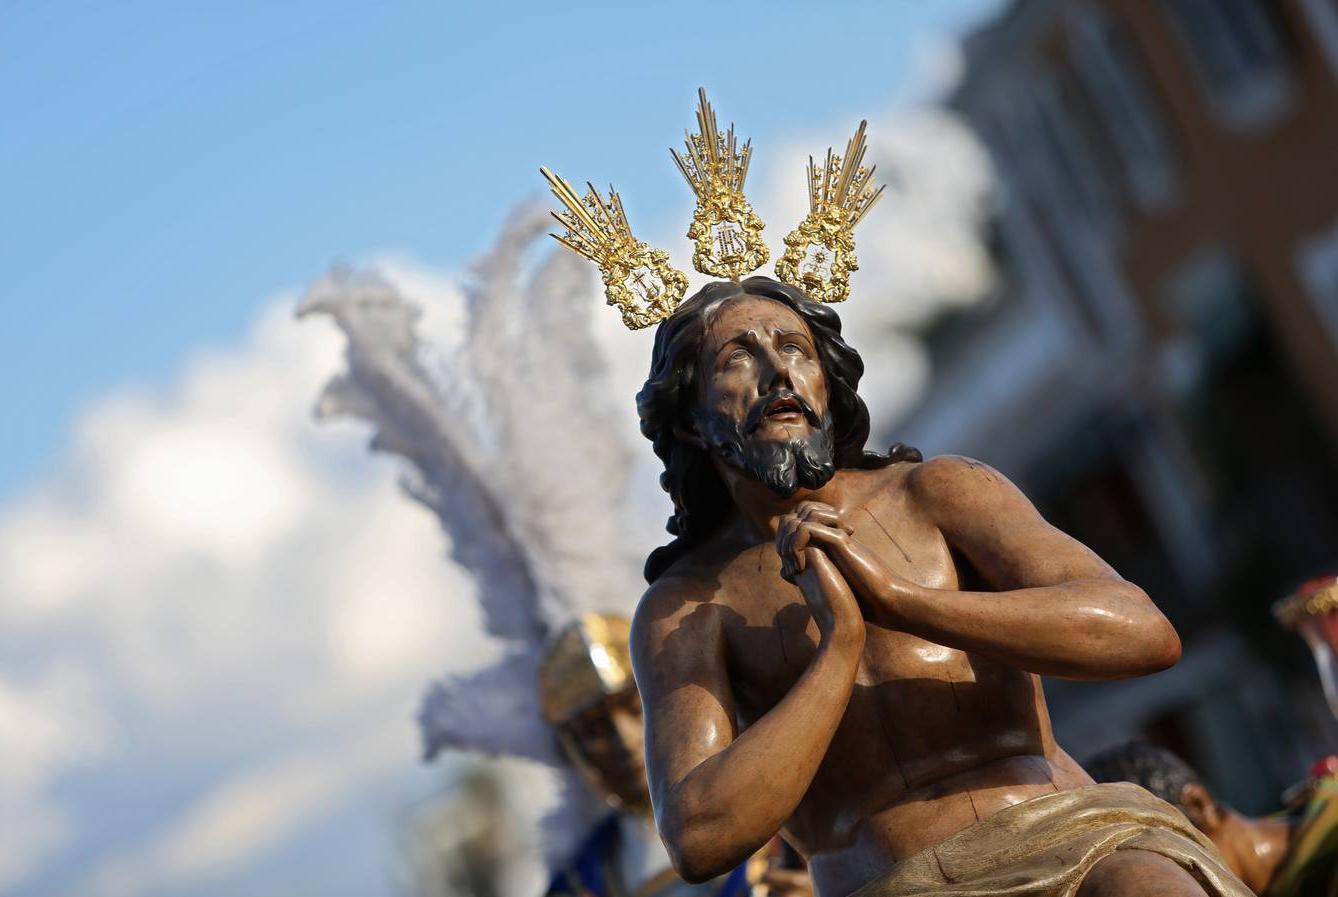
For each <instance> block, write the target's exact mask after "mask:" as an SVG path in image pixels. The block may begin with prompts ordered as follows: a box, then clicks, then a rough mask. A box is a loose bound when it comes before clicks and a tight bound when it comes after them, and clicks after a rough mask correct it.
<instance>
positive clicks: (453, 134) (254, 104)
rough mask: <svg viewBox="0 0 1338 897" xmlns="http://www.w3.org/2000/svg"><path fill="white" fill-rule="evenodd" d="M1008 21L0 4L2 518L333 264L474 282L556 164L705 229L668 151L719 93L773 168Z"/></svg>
mask: <svg viewBox="0 0 1338 897" xmlns="http://www.w3.org/2000/svg"><path fill="white" fill-rule="evenodd" d="M996 6H997V0H933V2H925V0H883V2H867V3H850V4H845V5H837V6H835V7H829V6H827V5H825V4H812V3H788V2H772V3H760V2H736V3H728V4H711V5H710V6H709V7H701V8H699V9H696V10H694V9H692V7H690V6H684V5H683V4H650V3H644V4H643V3H619V4H584V5H582V4H560V3H542V4H540V3H526V4H515V3H472V4H463V3H410V2H406V3H397V4H377V5H372V4H365V5H362V4H349V3H329V2H284V3H272V2H267V3H246V2H232V3H227V4H212V5H210V4H195V3H166V2H164V3H133V2H132V3H116V4H107V3H45V2H40V3H39V2H27V0H18V2H8V3H0V110H3V114H2V115H0V208H3V210H4V212H3V214H0V269H3V270H4V272H5V276H4V278H3V281H2V283H3V285H2V286H0V307H3V308H4V310H5V316H6V319H7V320H6V326H5V327H3V328H0V384H3V386H0V390H3V392H0V397H2V399H3V411H4V414H5V416H6V418H7V419H8V420H9V422H10V425H9V427H8V428H7V430H8V438H6V439H5V440H3V441H2V442H0V497H4V496H6V495H13V494H15V493H17V492H20V491H22V490H23V489H24V487H25V486H26V485H27V484H29V483H30V482H31V481H32V480H33V479H34V478H35V477H38V476H39V475H40V474H42V473H43V472H44V471H47V470H49V469H50V466H51V464H52V462H53V460H54V459H55V458H56V457H57V456H58V453H59V451H60V447H61V445H62V443H63V441H64V439H65V437H66V436H67V435H68V428H69V425H70V421H71V418H72V415H74V414H75V413H77V411H78V410H79V409H81V408H83V407H85V406H86V405H87V404H88V403H89V402H90V401H92V400H93V399H94V398H95V397H96V396H98V395H99V394H101V393H103V392H105V391H106V390H108V389H109V388H111V387H115V386H118V385H121V384H125V383H128V382H129V383H134V382H148V383H156V382H161V381H162V380H164V379H165V378H167V377H168V376H169V375H170V373H171V372H172V371H173V370H175V369H176V368H177V367H179V366H180V365H181V363H182V361H183V359H184V358H186V357H187V356H188V355H189V354H190V353H191V352H193V351H195V350H196V349H197V348H198V347H200V346H202V345H212V344H219V343H226V342H228V341H231V340H234V339H236V338H237V337H238V336H239V334H241V333H242V331H243V330H244V328H245V327H246V325H247V323H248V322H249V321H250V320H251V318H252V317H253V315H254V314H255V311H256V309H257V308H258V307H259V306H260V305H261V304H262V303H263V302H264V301H265V300H266V299H267V298H268V297H270V296H272V295H273V294H274V293H275V292H276V291H277V290H279V289H282V288H290V287H294V286H298V285H301V284H302V283H305V282H307V281H308V280H310V279H311V278H312V277H313V276H314V275H315V274H317V273H318V272H320V271H321V270H323V269H324V268H326V267H327V266H328V265H329V264H330V263H331V262H332V261H334V260H338V259H354V260H356V259H360V258H364V257H366V256H367V255H368V254H371V253H376V252H379V251H387V250H389V251H394V252H402V253H405V254H408V255H410V256H412V257H415V258H417V259H420V260H422V261H424V262H427V263H430V264H434V265H437V266H442V267H445V268H448V269H454V268H459V267H460V266H462V265H464V264H465V263H466V262H467V260H468V259H469V258H471V257H472V256H473V255H475V254H476V253H477V252H478V251H479V250H480V249H482V248H483V247H484V246H485V245H486V244H487V242H488V240H489V239H490V237H491V235H492V234H493V233H494V232H495V230H496V227H497V224H498V223H499V221H500V219H501V216H502V214H503V213H504V212H505V210H506V209H507V208H508V207H509V206H510V204H511V203H513V202H514V201H516V200H517V199H519V198H521V197H523V196H525V195H528V194H537V193H538V192H539V183H538V176H537V173H536V168H537V167H538V165H540V164H541V163H546V164H549V165H551V166H553V167H555V168H556V169H557V170H558V171H560V172H562V173H564V174H566V175H567V176H568V177H569V178H572V179H574V180H578V181H579V180H580V179H584V178H586V177H591V178H595V179H598V180H600V181H601V182H602V181H608V180H612V181H614V183H615V184H617V186H618V187H619V189H620V190H622V191H623V192H624V195H625V196H626V197H628V199H629V205H630V209H629V213H630V214H631V215H632V217H633V220H634V224H635V225H636V226H637V227H638V229H641V228H647V227H650V226H654V225H655V224H656V223H657V222H659V221H661V220H663V219H665V218H666V216H669V215H674V216H678V217H683V218H684V220H686V211H687V209H688V208H690V205H689V199H688V197H687V194H686V187H685V186H684V185H683V184H682V183H681V182H679V181H678V177H677V175H676V173H675V172H674V171H673V169H672V167H671V166H670V164H669V160H668V154H667V152H666V147H668V146H669V145H671V144H673V143H675V142H676V140H677V139H678V138H679V136H680V135H681V128H682V127H683V126H684V125H686V124H688V123H690V122H691V113H692V104H693V96H694V91H695V89H696V87H697V86H698V85H699V84H704V85H706V86H707V87H708V88H709V89H710V91H711V93H712V96H713V99H714V100H715V102H716V104H717V107H718V108H719V109H720V110H721V112H722V114H724V115H725V116H727V117H731V118H733V119H735V120H736V121H738V122H739V123H740V126H741V128H742V129H743V130H744V132H745V133H746V134H747V135H749V136H751V137H753V138H754V140H755V142H756V143H757V144H758V146H759V151H762V152H764V151H765V147H766V146H767V139H768V137H769V136H772V135H775V134H778V133H782V132H784V131H786V130H787V129H789V128H792V127H793V124H794V122H795V121H796V120H799V121H805V122H808V121H824V120H827V119H847V118H850V117H853V116H854V115H858V114H866V113H867V112H868V111H869V110H871V109H873V108H874V107H877V106H881V105H884V104H886V102H887V101H888V99H889V97H891V96H893V95H895V93H896V92H897V90H898V88H899V86H900V85H902V84H903V83H904V81H905V80H906V78H907V76H908V74H909V72H910V71H911V67H912V65H913V62H914V54H915V52H916V51H917V48H923V47H924V46H925V45H926V43H927V42H932V41H935V40H940V39H942V38H943V37H944V36H945V35H949V34H952V33H955V32H957V31H959V30H960V29H961V28H962V27H963V26H964V25H967V24H969V23H973V22H975V21H978V20H979V19H980V17H981V16H982V15H983V14H985V13H986V12H988V11H990V10H992V9H994V8H995V7H996ZM832 8H835V9H839V10H840V13H841V17H842V21H841V22H840V23H838V24H836V25H835V26H833V13H830V12H828V11H827V10H828V9H832ZM831 33H835V34H839V35H840V40H839V46H834V45H835V44H837V41H835V40H832V39H828V38H826V37H825V35H827V34H831Z"/></svg>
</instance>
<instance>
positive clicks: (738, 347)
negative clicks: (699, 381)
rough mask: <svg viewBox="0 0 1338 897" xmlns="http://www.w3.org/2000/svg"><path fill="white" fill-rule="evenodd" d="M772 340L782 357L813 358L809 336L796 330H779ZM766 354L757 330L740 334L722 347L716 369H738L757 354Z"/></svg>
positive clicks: (773, 334)
mask: <svg viewBox="0 0 1338 897" xmlns="http://www.w3.org/2000/svg"><path fill="white" fill-rule="evenodd" d="M765 342H770V343H771V344H772V345H773V346H774V347H775V350H776V354H777V355H779V356H781V357H782V358H804V359H807V358H812V357H813V347H812V345H811V344H810V343H809V340H808V336H807V335H806V334H803V333H797V332H794V331H782V330H778V331H775V332H773V333H772V337H771V339H770V340H766V341H765ZM762 354H765V346H764V340H763V339H760V338H759V337H758V335H757V332H756V331H749V332H747V333H742V334H739V335H738V336H735V337H734V338H733V339H731V340H730V341H729V342H727V343H726V344H725V345H724V347H722V348H721V350H720V352H719V353H718V355H717V359H716V370H718V371H725V370H730V369H738V368H741V367H743V366H744V365H746V364H747V363H748V362H750V361H752V360H753V359H754V358H755V357H756V356H758V355H762Z"/></svg>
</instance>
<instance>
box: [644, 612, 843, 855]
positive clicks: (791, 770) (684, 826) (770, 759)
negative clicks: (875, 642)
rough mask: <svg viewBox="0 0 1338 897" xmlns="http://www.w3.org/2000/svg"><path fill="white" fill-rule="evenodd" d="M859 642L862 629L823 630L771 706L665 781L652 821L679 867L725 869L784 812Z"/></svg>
mask: <svg viewBox="0 0 1338 897" xmlns="http://www.w3.org/2000/svg"><path fill="white" fill-rule="evenodd" d="M862 650H863V633H862V632H860V633H858V634H856V633H848V634H837V635H832V636H830V637H826V638H824V639H823V641H822V643H821V644H820V646H819V649H818V652H817V654H816V655H815V656H814V658H813V660H812V662H811V663H810V664H809V666H808V668H807V669H806V670H805V671H804V672H803V674H802V675H801V676H800V677H799V679H798V680H797V681H796V682H795V684H794V686H793V687H792V688H791V689H790V691H789V693H788V694H786V696H785V697H784V698H783V699H781V701H780V702H779V703H777V704H776V706H775V707H773V708H772V709H771V710H770V711H768V712H767V713H766V714H764V715H763V716H762V717H761V718H760V719H758V720H757V721H756V722H755V723H753V724H752V725H751V726H749V727H748V729H747V730H745V731H744V732H743V733H742V734H741V735H740V736H739V737H738V738H736V739H735V740H734V741H733V742H732V743H731V744H730V745H729V747H727V748H725V749H724V750H723V751H721V752H720V753H718V754H716V755H714V756H712V757H710V758H709V759H707V760H705V761H703V762H702V763H700V764H699V765H698V766H697V767H696V768H695V769H693V770H692V771H691V772H690V773H689V774H688V775H687V776H685V777H684V778H683V779H682V780H680V781H679V782H678V783H677V784H676V785H675V786H673V787H672V788H671V789H670V791H669V793H668V794H667V795H666V797H667V800H665V801H663V802H662V806H661V807H660V808H659V809H660V812H659V816H658V822H659V826H660V831H661V833H662V834H663V835H664V837H665V842H666V844H667V845H668V847H669V849H670V850H671V852H672V853H673V854H674V865H675V866H676V867H677V868H678V870H679V873H680V874H681V875H683V876H684V877H685V878H687V879H688V880H689V881H703V880H706V879H709V878H712V877H714V876H716V875H720V874H723V873H725V872H727V871H729V870H730V869H732V868H734V867H735V866H737V865H738V864H739V863H741V862H743V861H744V860H745V859H747V858H748V857H749V856H751V855H752V854H753V853H754V852H755V851H756V850H758V849H759V848H760V847H761V846H762V845H763V844H765V843H766V842H767V841H768V840H769V839H770V838H772V837H773V836H774V835H775V834H776V832H777V831H779V830H780V827H781V826H782V825H783V824H784V823H785V820H787V819H789V818H790V816H791V815H792V814H793V813H794V811H795V808H796V807H797V806H798V805H799V801H800V800H801V799H802V798H803V796H804V793H805V792H806V791H807V790H808V787H809V784H810V783H811V782H812V780H813V776H814V775H815V774H816V772H817V770H818V766H819V764H820V763H821V762H822V759H823V757H824V756H825V755H826V753H827V748H828V746H829V745H830V744H831V740H832V736H833V735H834V734H835V732H836V727H837V725H838V724H839V723H840V721H841V717H842V716H843V715H844V713H845V709H846V704H847V703H848V701H849V700H850V693H851V689H852V688H853V686H854V681H855V672H856V669H857V668H858V666H859V658H860V654H861V652H862Z"/></svg>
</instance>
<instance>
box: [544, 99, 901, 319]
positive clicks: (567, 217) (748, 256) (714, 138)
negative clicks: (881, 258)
mask: <svg viewBox="0 0 1338 897" xmlns="http://www.w3.org/2000/svg"><path fill="white" fill-rule="evenodd" d="M865 126H866V123H865V122H860V124H859V128H858V129H857V130H856V131H855V136H854V137H852V138H851V139H850V142H849V143H847V144H846V151H845V154H844V155H842V156H837V155H834V154H833V152H832V150H831V149H828V150H827V157H826V161H825V162H824V164H823V165H822V167H821V169H819V168H818V166H817V165H816V164H815V163H814V161H813V158H812V157H811V156H810V157H809V160H808V216H807V217H806V218H804V220H803V221H802V222H800V224H799V226H798V227H796V228H795V229H794V230H793V231H791V232H790V233H789V234H788V235H787V236H786V237H785V252H784V253H783V254H782V255H781V257H780V258H779V259H777V261H776V276H777V277H778V278H780V279H781V280H783V281H785V282H786V283H788V284H790V285H791V286H794V287H797V288H799V289H800V290H803V291H804V292H805V294H807V295H808V296H809V297H810V298H812V299H814V300H817V301H819V302H841V301H843V300H844V299H845V298H846V297H847V296H848V295H849V293H850V274H851V272H852V271H856V270H858V269H859V263H858V261H857V259H856V257H855V237H854V230H855V225H856V224H858V223H859V222H860V220H861V219H863V218H864V216H865V215H867V214H868V212H869V210H870V209H872V208H873V206H874V204H875V203H877V202H878V200H879V199H880V198H881V197H882V195H883V188H882V187H877V188H875V187H874V184H873V174H874V168H873V167H872V166H870V167H869V168H867V169H866V168H865V167H864V164H863V163H864V154H865V150H866V145H865ZM684 143H685V147H686V152H685V153H684V154H683V155H679V153H678V152H677V151H675V150H673V149H670V150H669V153H670V155H672V156H673V159H674V163H675V164H676V165H677V166H678V170H679V172H680V173H681V174H682V175H683V178H684V179H685V180H686V181H687V182H688V185H689V186H690V187H692V191H693V193H694V194H695V195H696V197H697V207H696V210H695V211H694V212H693V215H692V224H691V226H690V227H689V228H688V234H687V235H688V238H689V239H691V240H692V242H693V246H694V251H693V254H692V266H693V267H694V268H696V270H697V271H699V272H701V273H702V274H706V275H708V276H711V277H718V278H727V279H731V280H736V281H737V280H738V279H739V278H741V277H742V276H743V275H745V274H748V273H750V272H752V271H756V270H757V269H758V268H760V267H761V266H762V265H764V264H766V262H767V258H768V257H769V255H770V253H769V252H768V250H767V245H766V243H765V242H763V240H762V229H763V228H764V227H765V225H764V224H763V223H762V219H761V218H759V217H758V216H757V213H756V212H754V211H753V207H752V206H751V205H749V203H748V200H747V198H746V197H745V196H744V193H743V186H744V181H745V180H746V179H747V177H748V165H749V163H750V162H751V161H752V144H751V142H749V141H744V142H743V144H742V145H740V144H739V142H738V140H737V138H736V137H735V136H734V125H733V124H731V125H730V126H729V128H727V129H726V130H725V132H724V133H723V134H722V133H721V132H720V129H719V128H718V126H717V125H716V117H715V110H714V109H713V108H712V107H711V104H710V102H709V101H708V100H707V99H706V91H705V90H704V89H699V90H698V91H697V132H696V133H693V132H691V131H689V132H686V139H685V141H684ZM539 170H540V172H542V173H543V176H544V177H545V178H547V179H548V183H549V185H550V186H551V187H552V189H553V195H554V196H556V197H557V198H558V200H559V201H561V203H562V205H563V206H564V207H565V209H564V210H563V211H561V212H554V213H553V218H554V219H555V220H556V221H557V222H558V223H559V224H560V225H562V226H563V228H565V230H566V232H565V233H564V234H561V235H559V234H553V235H552V236H553V237H554V238H555V239H556V240H557V241H558V242H559V243H561V244H562V245H563V246H566V247H567V248H568V249H570V250H572V251H573V252H576V253H577V254H579V255H582V256H585V257H586V258H588V259H590V260H591V261H592V262H594V263H595V264H596V265H598V266H599V269H600V273H601V275H602V277H603V280H604V295H605V296H606V297H607V299H608V302H609V304H610V305H615V306H617V307H618V308H619V309H620V310H621V311H622V316H623V323H624V324H626V325H627V326H628V327H629V328H630V329H632V330H638V329H640V328H642V327H647V326H650V325H651V324H655V323H658V322H659V321H662V320H664V319H665V318H667V317H669V316H670V315H672V314H673V313H674V310H675V309H676V308H677V307H678V304H679V303H680V302H682V301H683V297H684V295H686V293H687V285H688V282H687V277H686V276H685V275H684V274H683V273H682V272H681V271H679V270H677V269H675V268H673V267H672V266H671V265H670V264H669V256H668V253H666V252H665V251H664V250H662V249H653V248H651V247H649V246H647V245H646V244H645V243H643V242H641V241H639V240H637V239H636V238H635V237H634V236H633V235H632V232H631V229H630V228H629V227H628V225H627V216H626V214H625V213H624V212H623V205H622V200H621V199H620V198H619V196H618V194H617V193H616V192H614V190H613V188H612V187H610V188H609V194H608V198H607V199H605V198H604V197H602V196H601V195H600V193H599V191H598V190H596V189H595V187H594V185H593V184H588V183H587V186H588V187H589V192H587V193H586V195H585V196H584V197H582V196H580V195H578V194H577V192H576V191H575V190H574V189H573V188H572V186H571V184H569V183H567V181H566V180H564V179H563V178H561V177H559V176H557V175H555V174H554V173H553V172H551V171H549V170H548V169H547V168H540V169H539Z"/></svg>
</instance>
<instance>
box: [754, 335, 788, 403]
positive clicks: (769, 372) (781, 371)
mask: <svg viewBox="0 0 1338 897" xmlns="http://www.w3.org/2000/svg"><path fill="white" fill-rule="evenodd" d="M758 373H759V376H758V378H757V394H758V395H759V396H764V395H768V394H769V393H773V392H775V391H776V390H778V389H794V382H793V381H792V380H791V379H790V365H789V363H788V362H787V361H786V359H785V358H784V357H783V356H782V355H781V354H780V353H779V352H777V351H776V350H775V349H772V348H770V347H767V349H766V351H765V352H764V353H763V355H762V365H761V370H760V371H759V372H758Z"/></svg>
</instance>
